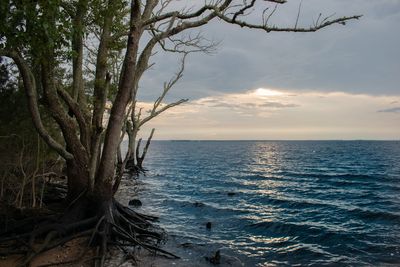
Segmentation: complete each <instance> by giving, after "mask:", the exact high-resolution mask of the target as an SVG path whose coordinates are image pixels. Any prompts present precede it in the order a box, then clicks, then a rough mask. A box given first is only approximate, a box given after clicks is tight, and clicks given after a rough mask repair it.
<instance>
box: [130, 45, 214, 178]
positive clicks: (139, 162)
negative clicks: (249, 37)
mask: <svg viewBox="0 0 400 267" xmlns="http://www.w3.org/2000/svg"><path fill="white" fill-rule="evenodd" d="M206 49H207V48H206V47H204V50H203V51H207V50H206ZM171 51H174V52H177V51H181V52H182V53H183V57H182V60H181V66H180V69H179V71H178V72H177V73H176V75H175V76H174V77H173V78H172V79H171V80H170V81H168V82H165V83H164V85H163V90H162V92H161V95H160V96H159V97H158V98H157V99H156V100H155V101H154V103H153V107H152V108H151V110H149V111H148V114H147V116H145V117H143V118H142V108H141V107H137V106H136V103H137V99H132V101H133V103H134V104H133V108H132V110H131V113H130V119H129V120H127V121H126V124H127V125H126V132H127V134H128V137H129V143H128V150H127V153H126V155H125V158H126V159H127V162H126V168H127V169H129V170H130V171H131V173H132V174H134V175H138V174H139V173H140V172H144V171H145V169H144V168H143V161H144V158H145V156H146V153H147V150H148V148H149V146H150V142H151V139H152V137H153V134H154V129H153V130H152V131H151V133H150V136H149V138H148V139H147V143H146V146H145V149H144V150H143V153H142V155H141V156H140V155H139V152H140V140H139V142H138V143H137V142H136V140H137V134H138V132H139V130H140V128H141V127H142V126H143V125H144V124H146V123H148V122H149V121H151V120H152V119H154V118H155V117H157V116H158V115H160V114H162V113H163V112H165V111H167V110H168V109H170V108H172V107H175V106H178V105H180V104H182V103H185V102H187V101H188V99H180V100H178V101H176V102H172V103H169V104H163V101H164V98H165V96H166V95H167V93H168V92H169V91H170V90H171V88H172V87H173V86H174V85H175V84H176V83H177V82H178V81H179V80H180V79H181V78H182V77H183V72H184V70H185V60H186V56H187V55H188V54H189V53H190V52H188V51H186V50H185V51H183V50H177V49H176V48H174V49H173V50H171ZM191 51H194V50H191ZM134 97H136V94H135V95H134Z"/></svg>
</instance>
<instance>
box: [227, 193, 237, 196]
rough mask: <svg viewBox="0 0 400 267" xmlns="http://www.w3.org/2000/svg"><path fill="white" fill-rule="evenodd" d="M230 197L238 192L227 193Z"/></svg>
mask: <svg viewBox="0 0 400 267" xmlns="http://www.w3.org/2000/svg"><path fill="white" fill-rule="evenodd" d="M227 195H228V196H229V197H233V196H234V195H236V193H235V192H228V194H227Z"/></svg>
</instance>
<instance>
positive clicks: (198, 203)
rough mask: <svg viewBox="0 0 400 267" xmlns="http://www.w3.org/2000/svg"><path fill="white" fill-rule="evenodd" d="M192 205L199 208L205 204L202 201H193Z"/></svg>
mask: <svg viewBox="0 0 400 267" xmlns="http://www.w3.org/2000/svg"><path fill="white" fill-rule="evenodd" d="M193 206H195V207H196V208H199V207H204V206H205V205H204V203H201V202H195V203H193Z"/></svg>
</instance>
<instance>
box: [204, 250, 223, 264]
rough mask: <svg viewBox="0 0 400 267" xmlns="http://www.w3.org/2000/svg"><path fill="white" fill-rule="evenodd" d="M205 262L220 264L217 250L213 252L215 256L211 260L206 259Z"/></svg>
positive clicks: (219, 255) (219, 253) (219, 254)
mask: <svg viewBox="0 0 400 267" xmlns="http://www.w3.org/2000/svg"><path fill="white" fill-rule="evenodd" d="M206 260H208V261H209V262H211V263H212V264H215V265H217V264H220V263H221V252H220V251H219V250H217V251H216V252H215V255H214V256H212V257H211V258H209V257H206Z"/></svg>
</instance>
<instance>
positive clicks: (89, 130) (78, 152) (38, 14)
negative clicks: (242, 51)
mask: <svg viewBox="0 0 400 267" xmlns="http://www.w3.org/2000/svg"><path fill="white" fill-rule="evenodd" d="M200 2H201V3H200ZM285 2H286V1H284V0H264V1H261V0H260V1H256V0H252V1H232V0H210V1H192V4H193V7H192V8H180V7H179V2H178V1H173V0H163V1H162V0H146V1H145V0H131V1H127V0H75V1H69V0H68V1H67V0H48V1H40V0H39V1H38V0H35V1H31V0H3V1H1V4H0V20H1V21H0V25H1V28H0V44H1V45H0V46H1V48H0V49H1V50H0V56H3V57H6V58H8V59H10V60H12V61H13V62H14V64H15V65H16V66H17V68H18V71H19V75H20V79H21V80H22V81H23V87H24V90H25V94H26V96H27V101H28V107H29V112H30V115H31V118H32V121H33V124H34V126H35V128H36V130H37V132H38V134H39V135H40V136H41V138H42V139H43V140H44V142H45V143H46V144H47V145H48V146H49V147H51V148H52V149H53V150H54V151H56V152H57V153H58V154H59V155H60V156H61V157H62V158H63V159H64V160H65V162H66V166H67V178H68V195H67V202H68V203H69V205H68V208H66V210H65V212H64V214H63V216H61V217H60V218H58V219H57V221H56V223H54V222H53V223H51V224H50V223H48V222H46V221H44V220H43V222H42V224H40V225H39V227H38V228H36V229H35V230H34V231H32V227H33V225H32V223H31V222H30V224H28V225H25V226H28V227H22V228H16V229H14V230H12V231H10V232H9V233H10V234H13V233H15V232H18V231H21V229H24V230H26V229H28V232H31V231H32V233H31V235H28V234H23V235H22V238H26V239H27V240H26V244H29V243H31V244H32V242H34V241H35V238H38V237H43V236H46V238H45V239H44V240H45V242H44V243H43V244H42V245H41V246H40V247H39V248H37V249H36V250H35V251H32V250H31V247H32V246H26V247H23V250H25V251H26V252H29V253H28V254H27V255H28V256H27V257H26V259H25V263H27V262H29V261H30V260H31V259H32V258H33V257H34V256H35V255H36V254H37V253H40V252H43V251H46V250H48V249H50V248H51V247H53V246H54V245H57V244H60V243H62V242H66V241H68V240H69V239H71V238H73V237H74V235H73V233H75V234H76V233H79V234H78V235H79V236H91V237H92V238H90V239H89V243H90V245H93V246H98V247H99V250H98V251H99V255H98V256H99V257H98V258H96V261H97V259H98V262H99V263H100V265H104V260H105V255H106V252H107V246H108V245H109V244H110V243H115V240H119V241H120V242H129V243H130V244H134V245H140V246H143V247H144V248H146V249H149V250H158V251H160V252H162V253H164V254H165V255H169V256H173V255H172V254H170V253H168V252H166V251H163V250H161V249H160V248H156V247H154V246H153V245H152V242H151V240H153V241H157V240H159V239H160V238H161V235H160V234H159V233H156V232H154V231H151V229H149V226H150V222H149V220H151V219H152V217H149V216H145V215H141V214H138V213H136V212H134V211H132V210H130V209H128V208H126V207H124V206H123V205H121V204H120V203H118V202H117V201H116V200H115V199H114V194H115V192H116V191H117V190H118V187H119V184H120V180H121V176H122V173H123V169H124V167H125V166H124V165H125V163H126V161H127V159H125V160H124V161H123V163H122V164H117V151H118V147H119V145H120V142H121V135H122V134H123V132H124V129H123V128H124V125H125V123H126V120H127V117H128V114H127V111H129V107H130V106H132V105H133V104H134V103H135V101H136V95H137V91H138V88H139V86H138V85H139V82H140V79H141V77H142V75H143V73H144V72H145V71H146V70H147V69H148V67H149V65H150V64H149V60H150V58H151V56H152V54H153V52H154V51H155V49H156V48H157V47H161V48H162V49H164V50H165V51H170V50H175V51H187V48H188V47H189V48H192V49H195V48H196V47H199V42H198V41H193V40H192V37H191V35H190V34H187V33H188V32H191V31H192V30H195V29H198V28H200V27H202V26H204V25H206V24H208V23H209V22H211V21H219V22H220V23H228V24H232V25H236V26H240V27H242V28H244V29H255V30H261V31H263V32H266V33H268V32H273V31H284V32H314V31H317V30H320V29H322V28H325V27H328V26H330V25H333V24H344V23H345V22H346V21H348V20H352V19H358V18H359V17H360V16H351V17H340V18H331V17H327V18H325V19H319V20H318V21H317V22H315V24H314V25H311V26H307V27H300V26H298V25H297V22H296V25H294V26H291V27H289V26H288V27H279V26H276V25H270V24H269V18H270V17H271V15H272V14H273V13H274V10H275V8H271V7H274V6H275V7H276V6H278V5H281V4H284V3H285ZM255 5H259V6H260V7H261V6H263V7H264V8H265V10H264V12H263V13H262V17H261V18H260V23H253V22H250V21H247V20H246V18H247V17H246V16H245V15H246V14H248V13H249V12H251V10H252V8H253V7H254V6H255ZM271 5H272V6H271ZM96 40H97V41H96ZM122 44H123V46H122ZM90 45H91V46H96V48H95V51H94V52H95V55H96V56H95V60H94V62H92V64H87V63H88V62H89V61H90V58H89V57H88V55H87V50H88V47H89V46H90ZM118 53H123V55H124V56H123V63H122V67H121V69H120V71H119V73H118V77H114V79H116V81H117V86H115V87H114V88H113V90H114V92H115V94H114V97H113V98H112V106H111V109H110V113H109V119H108V122H107V123H106V124H104V123H103V121H104V116H105V109H106V102H107V97H108V96H109V93H108V92H109V91H110V84H111V83H112V79H113V77H112V76H111V74H110V73H111V60H112V57H113V56H115V54H118ZM85 66H89V69H87V70H85V69H84V67H85ZM90 66H91V67H90ZM86 71H87V72H89V73H90V72H92V73H93V75H86ZM91 77H92V78H91ZM90 78H91V80H90ZM88 79H89V80H88ZM40 106H43V110H41V108H40ZM43 114H49V115H50V116H51V117H52V119H53V120H54V122H55V123H56V124H57V125H58V127H59V129H60V131H61V133H62V139H63V140H62V141H59V140H58V138H57V137H56V136H54V134H52V133H51V132H50V131H49V130H48V129H47V128H46V126H45V124H44V123H43ZM127 158H129V155H128V157H127ZM29 226H30V227H29ZM61 226H62V227H61ZM60 227H61V228H62V229H63V231H57V229H59V228H60ZM119 241H118V242H119Z"/></svg>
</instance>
